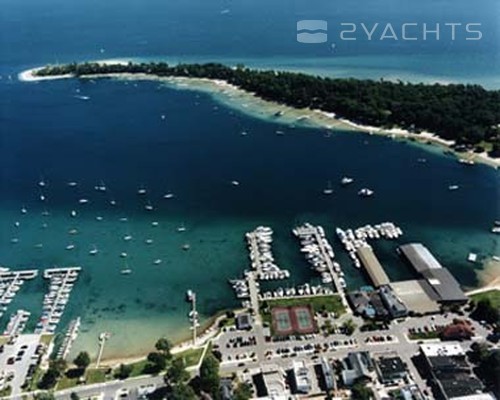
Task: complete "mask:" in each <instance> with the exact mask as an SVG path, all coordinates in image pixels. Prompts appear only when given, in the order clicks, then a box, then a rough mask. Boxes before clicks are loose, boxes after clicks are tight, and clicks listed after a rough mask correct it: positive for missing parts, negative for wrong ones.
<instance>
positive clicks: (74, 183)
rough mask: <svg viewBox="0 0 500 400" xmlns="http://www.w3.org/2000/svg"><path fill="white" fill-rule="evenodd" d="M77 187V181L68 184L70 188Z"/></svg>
mask: <svg viewBox="0 0 500 400" xmlns="http://www.w3.org/2000/svg"><path fill="white" fill-rule="evenodd" d="M77 185H78V183H76V182H75V181H71V182H68V186H69V187H75V186H77Z"/></svg>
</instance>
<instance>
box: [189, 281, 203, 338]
mask: <svg viewBox="0 0 500 400" xmlns="http://www.w3.org/2000/svg"><path fill="white" fill-rule="evenodd" d="M187 298H188V301H189V303H191V311H189V314H188V317H189V322H190V323H191V326H190V328H189V329H191V331H192V333H193V346H196V340H197V334H198V327H199V326H200V321H199V319H198V311H196V293H195V292H193V291H192V290H189V291H188V295H187Z"/></svg>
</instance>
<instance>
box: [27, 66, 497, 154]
mask: <svg viewBox="0 0 500 400" xmlns="http://www.w3.org/2000/svg"><path fill="white" fill-rule="evenodd" d="M122 73H127V74H148V75H153V76H158V77H189V78H207V79H218V80H224V81H226V82H228V83H229V84H232V85H234V86H236V87H238V88H240V89H242V90H245V91H247V92H251V93H254V94H255V95H256V96H258V97H260V98H262V99H264V100H269V101H274V102H277V103H280V104H284V105H287V106H291V107H295V108H310V109H318V110H322V111H325V112H329V113H335V115H336V117H338V118H345V119H347V120H350V121H352V122H354V123H357V124H363V125H370V126H376V127H381V128H386V129H390V128H395V127H399V128H403V129H406V130H408V131H410V132H414V133H419V132H422V131H428V132H432V133H435V134H436V135H438V136H439V137H441V138H443V139H446V140H453V141H455V143H456V144H455V146H454V149H455V150H457V151H466V150H473V151H475V152H479V153H480V152H483V151H487V152H488V154H489V155H490V156H491V157H500V90H486V89H484V88H483V87H481V86H479V85H469V84H467V85H464V84H448V85H443V84H437V83H436V84H423V83H418V84H414V83H406V82H401V81H398V82H389V81H385V80H383V79H381V80H379V81H374V80H361V79H352V78H349V79H334V78H327V77H321V76H312V75H307V74H303V73H296V72H284V71H273V70H256V69H250V68H246V67H244V66H242V65H239V66H237V67H229V66H226V65H222V64H218V63H207V64H178V65H175V66H171V65H168V64H167V63H164V62H158V63H154V62H152V63H128V64H118V63H117V64H104V63H80V64H77V63H72V64H66V65H56V66H46V67H44V68H41V69H38V70H36V71H35V72H34V75H35V76H38V77H45V76H58V75H68V74H70V75H74V76H75V77H81V76H88V75H95V74H99V75H103V74H104V75H106V74H122Z"/></svg>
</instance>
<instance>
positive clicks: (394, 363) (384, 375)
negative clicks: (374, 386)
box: [375, 354, 408, 384]
mask: <svg viewBox="0 0 500 400" xmlns="http://www.w3.org/2000/svg"><path fill="white" fill-rule="evenodd" d="M375 368H376V370H377V375H378V377H379V380H380V382H381V383H383V384H391V383H395V382H397V381H399V380H401V379H404V378H406V377H407V375H408V371H407V369H406V365H405V363H404V362H403V360H401V358H400V357H398V356H396V355H395V354H391V355H387V356H382V357H379V358H378V359H377V360H376V361H375Z"/></svg>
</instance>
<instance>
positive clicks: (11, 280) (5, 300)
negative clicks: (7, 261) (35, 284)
mask: <svg viewBox="0 0 500 400" xmlns="http://www.w3.org/2000/svg"><path fill="white" fill-rule="evenodd" d="M37 275H38V271H37V270H36V269H32V270H23V271H8V270H3V271H2V272H0V317H2V315H3V313H4V312H5V311H6V310H7V306H8V305H9V304H10V303H11V302H12V300H13V299H14V297H15V296H16V294H17V292H18V291H19V289H21V286H22V285H23V283H24V282H25V281H26V280H29V279H34V278H35V277H36V276H37Z"/></svg>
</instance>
